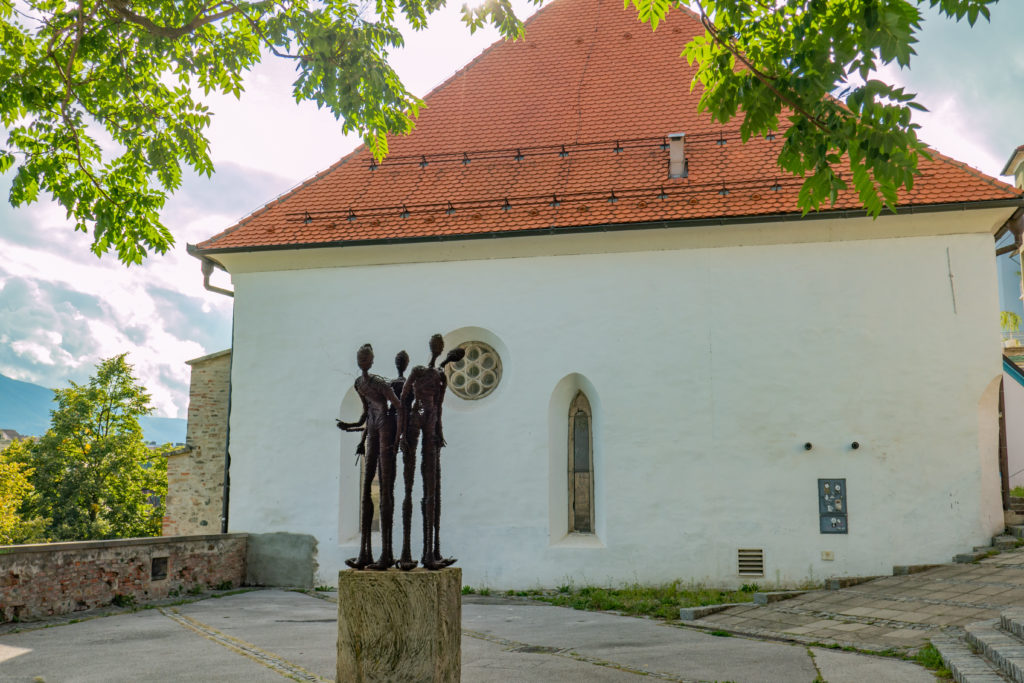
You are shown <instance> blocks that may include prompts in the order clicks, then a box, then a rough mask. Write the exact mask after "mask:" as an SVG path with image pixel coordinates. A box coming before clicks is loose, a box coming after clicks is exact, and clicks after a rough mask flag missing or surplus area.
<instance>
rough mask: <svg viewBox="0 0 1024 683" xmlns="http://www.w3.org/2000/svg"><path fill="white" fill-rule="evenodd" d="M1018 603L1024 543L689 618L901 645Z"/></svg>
mask: <svg viewBox="0 0 1024 683" xmlns="http://www.w3.org/2000/svg"><path fill="white" fill-rule="evenodd" d="M1006 607H1024V548H1020V549H1017V550H1011V551H1005V552H1003V553H1002V554H1000V555H996V556H994V557H989V558H987V559H984V560H981V561H980V562H978V563H976V564H952V565H943V566H941V567H937V568H935V569H930V570H928V571H925V572H921V573H919V574H911V575H909V576H892V577H886V578H882V579H876V580H874V581H871V582H869V583H864V584H861V585H858V586H853V587H850V588H844V589H842V590H838V591H815V592H812V593H807V594H806V595H803V596H800V597H798V598H793V599H792V600H786V601H784V602H779V603H774V604H772V605H767V606H763V607H754V606H750V607H737V608H732V609H729V610H726V611H725V612H719V613H718V614H713V615H711V616H708V617H705V618H704V619H700V620H698V621H695V622H690V623H691V624H694V625H699V626H703V627H706V628H724V629H730V630H735V631H738V632H742V633H746V634H751V635H759V636H763V637H784V638H791V639H796V640H801V641H803V642H813V641H819V642H833V643H840V644H843V645H852V646H854V647H858V648H862V649H869V650H876V651H877V650H885V649H889V648H895V649H907V648H911V649H912V648H917V647H920V646H921V645H924V644H925V642H926V641H927V640H928V639H929V638H932V637H935V636H937V635H940V634H942V633H951V634H959V633H960V632H961V627H963V626H964V625H965V624H969V623H972V622H975V621H982V620H984V619H995V618H997V617H998V616H999V612H1000V611H1001V610H1002V609H1004V608H1006Z"/></svg>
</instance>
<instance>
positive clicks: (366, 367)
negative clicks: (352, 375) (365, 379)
mask: <svg viewBox="0 0 1024 683" xmlns="http://www.w3.org/2000/svg"><path fill="white" fill-rule="evenodd" d="M356 363H358V364H359V369H360V370H362V371H363V373H364V374H365V373H367V372H369V371H370V368H372V367H373V347H372V346H370V345H369V344H363V345H362V346H360V347H359V350H358V351H356Z"/></svg>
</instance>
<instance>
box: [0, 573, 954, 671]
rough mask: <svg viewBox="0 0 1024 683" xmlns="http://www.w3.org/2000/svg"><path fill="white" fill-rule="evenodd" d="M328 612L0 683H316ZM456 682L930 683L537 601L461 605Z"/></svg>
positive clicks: (904, 666) (206, 611) (58, 657)
mask: <svg viewBox="0 0 1024 683" xmlns="http://www.w3.org/2000/svg"><path fill="white" fill-rule="evenodd" d="M335 618H336V606H335V605H334V604H333V603H332V602H329V601H325V600H321V599H317V598H316V597H311V596H308V595H305V594H302V593H293V592H288V591H279V590H265V591H254V592H250V593H243V594H238V595H232V596H228V597H224V598H221V599H216V600H215V599H208V600H202V601H200V602H195V603H191V604H186V605H179V606H175V607H162V608H159V609H151V610H142V611H139V612H135V613H129V614H120V615H115V616H107V617H100V618H95V619H89V620H86V621H82V622H80V623H75V624H66V625H61V626H54V627H51V628H39V629H37V630H32V631H23V632H19V633H8V634H5V635H0V681H3V682H4V683H7V682H10V681H19V682H21V681H24V682H35V683H39V681H45V682H46V683H57V682H58V681H59V682H66V681H67V682H92V681H95V682H97V683H99V682H102V683H115V682H119V681H132V682H135V681H144V680H148V681H246V683H258V682H260V681H280V680H283V679H286V678H293V679H297V680H307V681H329V680H333V677H334V657H335V655H334V648H335V638H336V633H337V631H336V623H335ZM462 618H463V622H462V625H463V638H462V680H463V681H472V682H474V683H515V682H518V681H529V682H534V681H537V682H543V683H548V682H552V681H569V682H573V681H580V682H584V681H585V682H587V683H591V682H596V683H600V682H603V681H616V682H618V681H637V680H639V679H640V678H642V677H648V678H653V679H656V680H668V681H736V682H737V683H739V682H741V681H743V682H755V681H756V682H763V681H782V682H785V683H790V682H806V683H811V682H812V681H814V680H815V679H816V678H818V677H819V676H820V678H821V679H822V680H825V681H829V683H854V682H856V683H863V682H864V681H878V682H880V683H885V682H888V681H893V682H899V681H906V682H907V683H931V682H933V681H934V678H932V676H931V674H929V673H928V672H926V671H925V670H924V669H921V668H920V667H918V666H916V665H914V664H911V663H908V662H904V661H899V660H895V659H891V658H880V657H872V656H867V655H860V654H855V653H848V652H837V651H831V650H823V649H820V648H809V647H806V646H803V645H795V644H791V643H780V642H764V641H759V640H750V639H745V638H723V637H716V636H711V635H708V634H707V633H703V632H701V631H698V630H694V629H689V628H681V627H678V626H670V625H666V624H663V623H659V622H655V621H651V620H647V619H634V618H631V617H622V616H616V615H612V614H596V613H589V612H578V611H574V610H570V609H565V608H560V607H552V606H550V605H545V604H541V603H530V602H525V601H511V600H504V599H500V598H485V597H479V596H466V599H465V601H464V604H463V617H462Z"/></svg>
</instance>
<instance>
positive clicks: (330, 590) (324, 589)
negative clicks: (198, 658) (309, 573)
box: [313, 586, 338, 593]
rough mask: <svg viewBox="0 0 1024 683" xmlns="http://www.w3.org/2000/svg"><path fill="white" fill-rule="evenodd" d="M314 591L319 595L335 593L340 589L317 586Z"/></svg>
mask: <svg viewBox="0 0 1024 683" xmlns="http://www.w3.org/2000/svg"><path fill="white" fill-rule="evenodd" d="M313 590H315V591H317V592H318V593H333V592H334V591H336V590H338V589H337V588H335V587H334V586H317V587H316V588H314V589H313Z"/></svg>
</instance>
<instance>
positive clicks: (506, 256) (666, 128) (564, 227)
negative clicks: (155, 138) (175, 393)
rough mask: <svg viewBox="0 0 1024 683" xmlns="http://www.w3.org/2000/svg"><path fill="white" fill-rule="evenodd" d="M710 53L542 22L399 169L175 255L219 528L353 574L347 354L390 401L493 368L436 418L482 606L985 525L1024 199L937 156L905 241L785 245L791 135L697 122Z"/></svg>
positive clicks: (789, 221)
mask: <svg viewBox="0 0 1024 683" xmlns="http://www.w3.org/2000/svg"><path fill="white" fill-rule="evenodd" d="M699 30H701V29H700V27H699V24H698V23H697V22H696V21H695V20H694V19H693V18H692V17H691V16H689V15H687V14H685V13H683V12H676V13H675V14H673V15H672V16H670V17H669V19H668V21H667V22H666V24H664V25H662V26H661V27H659V30H658V31H657V32H656V33H652V32H651V31H650V29H649V28H648V27H646V26H643V25H641V24H639V23H637V21H636V18H635V15H634V14H631V13H630V12H625V11H623V10H622V6H621V5H620V4H619V3H617V2H609V1H607V0H606V1H604V2H599V3H594V2H589V1H587V0H556V1H555V2H553V3H551V4H550V5H549V6H547V7H545V8H544V9H543V10H542V11H540V12H539V13H538V14H537V15H536V16H535V18H534V19H533V20H531V21H530V23H529V24H528V28H527V38H526V39H525V40H524V41H520V42H517V43H514V44H511V43H509V44H505V43H501V44H496V45H494V46H492V47H491V48H489V49H488V50H487V51H486V52H485V53H484V54H483V55H482V56H481V57H479V58H478V59H477V60H475V61H474V62H473V63H471V64H470V65H469V66H468V67H466V68H465V69H464V70H462V71H461V72H459V73H458V74H456V75H455V76H453V77H452V78H451V79H449V80H448V81H447V82H446V83H444V84H442V85H441V86H439V87H438V88H437V89H436V90H435V91H434V92H432V93H431V94H430V95H428V96H427V98H426V101H427V105H428V106H427V108H426V109H425V111H424V113H423V116H422V117H421V119H420V120H419V123H418V126H417V130H416V131H415V132H414V133H413V134H412V135H411V136H409V137H407V138H403V139H398V140H394V141H393V143H392V155H391V156H390V157H389V158H388V159H387V160H385V161H384V163H383V164H381V165H379V166H378V165H374V164H373V163H371V159H370V156H369V154H368V152H367V151H366V150H365V149H359V150H357V151H356V152H354V153H353V154H352V155H350V156H348V157H346V158H345V159H343V160H342V161H340V162H339V163H338V164H336V165H335V166H333V167H331V168H330V169H328V170H327V171H325V172H324V173H322V174H320V175H318V176H317V177H316V178H314V179H312V180H310V181H308V182H307V183H305V184H303V185H302V186H300V187H299V188H297V189H296V190H294V191H292V192H291V193H289V194H288V195H285V196H284V197H282V198H279V199H278V200H276V201H274V202H272V203H271V204H268V205H267V206H266V207H265V208H264V209H262V210H261V211H259V212H257V213H255V214H253V215H252V216H249V217H247V218H246V219H244V220H242V221H241V222H240V223H239V224H238V225H236V226H234V227H232V228H230V229H228V230H227V231H225V232H223V233H221V234H220V235H218V236H216V237H213V238H211V239H210V240H208V241H206V242H203V243H201V244H199V245H196V246H195V247H191V249H192V252H193V253H194V254H195V255H197V256H198V257H199V258H201V259H204V260H206V261H207V262H208V263H214V264H216V265H218V266H220V267H223V268H224V269H226V270H227V271H228V272H229V273H230V274H231V279H232V282H233V285H234V291H235V313H234V316H235V318H234V319H235V331H234V339H235V344H234V353H233V360H232V373H231V381H232V398H231V415H230V423H231V424H230V434H231V437H230V454H231V469H230V475H231V490H230V511H229V512H230V529H231V530H232V531H249V532H274V531H284V532H297V533H307V534H312V535H314V536H316V538H317V539H318V541H319V562H320V571H321V576H322V578H323V580H325V581H330V580H331V576H332V575H333V574H334V572H336V571H338V570H339V569H341V568H343V561H344V559H345V558H347V557H351V556H354V555H355V554H356V553H357V550H358V540H359V539H358V515H359V512H358V488H359V482H358V478H359V471H360V470H359V468H357V467H355V466H354V465H353V462H354V461H353V453H354V451H355V448H356V441H357V437H356V436H355V435H351V434H342V433H340V432H339V431H338V430H337V429H336V428H335V426H334V419H335V418H337V417H343V418H344V419H346V420H354V419H355V418H357V417H358V415H359V411H360V408H359V401H358V398H357V397H356V396H355V393H354V391H353V390H352V383H353V380H354V378H355V377H356V375H357V369H356V364H355V352H356V349H357V348H358V347H359V346H360V345H361V344H363V343H366V342H370V343H372V344H373V345H374V349H375V350H376V352H377V363H376V365H375V368H374V371H375V372H377V373H379V374H382V375H385V376H389V377H390V376H393V375H394V368H393V365H392V364H391V360H390V359H391V358H392V357H393V356H394V354H395V353H396V352H397V351H399V350H400V349H403V348H404V349H407V350H408V351H409V353H410V354H411V356H412V358H413V363H414V364H415V363H425V362H426V361H427V360H428V351H427V340H428V338H429V336H430V334H431V333H434V332H441V333H443V334H444V337H445V340H446V342H447V344H448V345H449V347H452V346H455V345H459V344H462V343H466V342H477V343H478V344H477V346H476V350H477V353H480V354H481V355H478V356H477V358H476V359H475V360H474V361H473V362H474V363H477V365H475V366H473V367H475V368H476V374H475V375H474V370H473V369H472V368H471V367H470V366H471V365H472V364H469V365H465V366H463V367H462V368H461V369H460V372H461V374H460V375H459V376H458V377H454V376H453V377H452V378H451V380H450V381H451V384H452V386H453V391H452V392H450V393H449V396H448V398H447V400H446V403H445V407H444V420H445V436H446V438H447V441H448V447H447V448H446V449H444V451H443V453H442V463H443V465H442V468H443V520H442V528H441V541H442V551H443V552H444V553H445V554H451V555H454V556H456V557H458V558H459V565H460V566H461V567H462V568H463V571H464V573H465V578H464V580H465V582H466V583H469V584H472V585H483V584H486V585H489V586H492V587H496V588H523V587H532V586H537V585H541V586H553V585H558V584H561V583H565V582H566V581H567V580H575V581H576V582H577V583H581V582H594V583H605V582H619V581H634V580H639V581H645V582H646V581H664V580H671V579H675V578H683V579H695V580H706V581H709V582H713V583H716V584H739V583H743V582H748V581H750V580H751V579H750V578H748V577H760V576H762V575H763V577H764V578H763V579H762V578H756V579H755V580H759V581H761V582H762V583H764V582H773V581H778V582H797V581H802V580H805V579H811V578H814V579H818V578H822V577H824V576H837V575H865V574H882V573H888V572H890V571H891V568H892V566H893V565H895V564H915V563H929V562H944V561H949V559H950V557H951V556H952V555H953V554H955V553H957V552H963V551H964V550H966V549H968V548H970V546H972V545H977V544H980V543H982V542H984V541H986V540H987V538H988V537H990V536H991V535H993V534H995V533H997V532H999V531H1000V530H1001V529H1002V526H1003V514H1002V509H1001V503H1000V480H999V460H998V442H999V430H998V421H997V406H998V394H999V378H1000V376H1001V366H1000V360H999V354H998V348H999V330H998V325H997V323H996V321H997V320H998V312H999V308H998V301H997V292H996V266H995V258H994V250H995V246H994V243H993V235H994V234H995V233H996V232H997V231H998V230H999V229H1000V228H1001V227H1002V226H1003V225H1004V223H1005V222H1006V221H1007V220H1008V219H1009V218H1010V217H1011V215H1012V214H1013V213H1014V211H1015V209H1016V208H1017V207H1019V206H1020V205H1021V193H1020V192H1019V191H1017V190H1015V189H1014V188H1013V187H1012V186H1009V185H1006V184H1004V183H1001V182H999V181H997V180H994V179H991V178H988V177H986V176H983V175H982V174H980V173H978V172H977V171H974V170H971V169H968V168H966V167H964V166H963V165H962V164H959V163H957V162H954V161H952V160H949V159H948V158H946V157H942V156H941V155H937V156H936V157H935V159H934V160H933V161H922V174H921V177H920V178H919V179H918V180H917V182H916V183H915V188H914V191H913V192H912V193H910V194H907V195H905V196H904V198H903V199H902V201H901V207H900V211H899V213H898V215H884V216H883V217H881V218H879V219H878V220H871V219H869V218H865V217H863V213H862V212H860V211H858V210H857V206H858V204H857V201H856V197H855V196H841V197H840V200H839V203H838V204H837V206H836V207H835V208H834V209H832V210H828V211H823V212H821V213H820V214H818V215H812V216H808V217H807V218H806V219H800V218H799V215H800V214H799V211H798V209H797V208H796V201H795V197H796V193H797V190H798V188H799V181H797V180H794V179H791V178H786V177H784V176H781V175H780V173H779V172H778V171H777V170H776V168H775V157H776V155H777V152H778V145H779V144H781V136H780V139H774V140H753V141H751V142H750V143H748V144H746V145H741V143H740V141H739V139H738V133H737V130H736V127H735V126H719V125H712V124H711V123H710V122H709V120H708V119H707V117H705V116H704V115H702V114H698V112H697V106H696V103H697V99H698V94H697V93H691V92H690V90H689V83H690V79H691V77H692V69H691V68H690V67H688V66H687V64H686V61H685V60H683V59H681V58H680V57H679V52H680V50H681V48H682V45H683V44H684V43H685V42H686V41H687V39H688V38H689V36H691V35H693V34H694V33H695V32H696V31H699ZM677 132H685V147H684V145H683V144H682V143H681V142H679V141H678V140H677V139H673V140H669V139H668V137H667V136H669V135H670V134H673V133H677ZM670 158H675V160H676V161H677V162H678V161H680V160H681V159H682V158H685V163H686V168H687V173H686V175H685V177H681V178H679V177H670ZM470 355H471V356H472V355H474V354H473V353H471V354H470ZM488 363H489V365H488ZM499 370H500V376H499V374H498V371H499ZM488 373H491V374H488ZM474 381H477V382H482V383H480V384H476V385H474V384H473V382H474ZM488 382H489V384H488ZM458 393H463V394H465V395H470V394H472V396H470V397H469V398H460V397H459V396H458V395H457V394H458ZM484 394H486V395H484ZM581 395H582V397H583V398H580V396H581ZM269 425H272V426H273V433H274V438H272V439H269V438H267V429H268V426H269ZM571 434H572V435H573V437H574V438H570V435H571ZM588 442H589V443H588ZM855 444H856V445H855ZM820 480H828V481H825V482H823V481H820ZM835 480H840V481H838V482H837V481H835ZM400 481H401V477H399V486H398V489H397V491H396V495H397V496H398V498H399V500H400V499H401V484H400ZM826 483H827V484H828V493H829V494H830V495H832V494H834V493H835V492H836V489H835V488H834V487H835V484H836V483H838V484H839V485H840V489H839V493H840V497H841V498H842V497H844V496H845V505H843V509H842V510H836V509H835V505H836V503H835V502H831V504H832V505H833V509H832V511H831V512H829V511H828V510H824V509H819V493H820V492H822V490H823V487H824V485H825V484H826ZM415 499H416V500H417V501H418V500H419V492H418V491H417V493H416V496H415ZM830 501H831V498H830ZM574 506H575V508H574ZM418 516H419V506H418V504H417V505H416V514H415V519H414V523H413V527H414V530H415V531H416V533H414V539H417V540H418V539H419V533H418V529H419V519H418ZM398 519H400V515H397V514H396V537H398V538H400V528H398V527H397V524H398V523H397V520H398ZM844 526H846V527H848V532H847V533H822V530H823V529H825V530H828V531H843V530H844ZM414 543H415V541H414ZM414 547H415V546H414ZM398 550H399V548H398V547H397V545H396V548H395V552H396V553H397V552H398ZM417 550H418V549H417ZM415 556H416V557H417V558H418V557H419V552H415Z"/></svg>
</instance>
